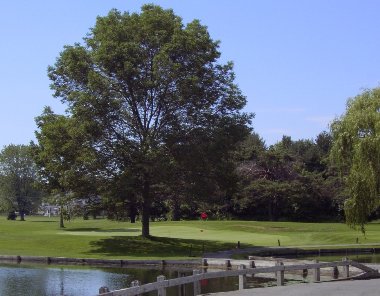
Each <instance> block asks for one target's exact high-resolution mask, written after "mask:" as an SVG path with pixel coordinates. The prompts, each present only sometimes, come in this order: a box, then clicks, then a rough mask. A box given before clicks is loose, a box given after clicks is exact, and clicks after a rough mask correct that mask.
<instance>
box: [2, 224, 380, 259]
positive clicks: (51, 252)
mask: <svg viewBox="0 0 380 296" xmlns="http://www.w3.org/2000/svg"><path fill="white" fill-rule="evenodd" d="M65 226H66V228H65V229H59V227H58V219H57V218H56V217H54V218H48V217H27V221H24V222H22V221H8V220H6V218H5V217H0V255H29V256H62V257H76V258H125V259H134V258H135V259H136V258H160V259H162V258H186V257H187V258H188V257H189V256H200V255H201V253H202V251H203V250H204V251H205V252H212V251H217V250H225V249H231V248H234V247H235V246H236V244H237V242H238V241H240V243H241V246H242V247H253V246H278V241H280V243H281V246H302V247H303V248H308V247H313V246H315V247H318V248H319V246H320V245H335V247H342V246H339V245H344V244H354V245H356V239H357V238H358V239H359V244H358V245H359V246H364V245H367V244H372V245H377V244H379V245H380V223H375V222H374V223H371V224H369V225H368V227H367V233H366V237H364V236H363V235H362V234H361V233H360V232H358V231H355V230H352V229H350V228H348V227H347V226H346V225H345V224H342V223H295V222H256V221H180V222H152V223H151V234H152V236H153V238H152V239H151V240H146V239H142V238H141V237H140V234H141V224H140V223H136V224H131V223H128V222H115V221H109V220H106V219H97V220H82V219H79V218H77V219H74V220H72V221H70V222H66V225H65ZM330 248H331V247H330Z"/></svg>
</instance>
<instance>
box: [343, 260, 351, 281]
mask: <svg viewBox="0 0 380 296" xmlns="http://www.w3.org/2000/svg"><path fill="white" fill-rule="evenodd" d="M347 260H348V258H347V257H345V258H343V259H342V261H347ZM343 276H344V277H346V278H348V277H350V265H349V264H347V265H344V266H343Z"/></svg>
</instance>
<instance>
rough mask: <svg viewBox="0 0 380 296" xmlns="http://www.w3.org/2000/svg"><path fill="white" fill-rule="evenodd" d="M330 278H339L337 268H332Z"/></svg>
mask: <svg viewBox="0 0 380 296" xmlns="http://www.w3.org/2000/svg"><path fill="white" fill-rule="evenodd" d="M331 275H332V278H333V279H335V280H336V279H337V278H338V277H339V269H338V266H334V267H333V269H332V274H331Z"/></svg>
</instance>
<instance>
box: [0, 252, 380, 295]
mask: <svg viewBox="0 0 380 296" xmlns="http://www.w3.org/2000/svg"><path fill="white" fill-rule="evenodd" d="M342 257H344V256H342V255H340V256H323V257H322V256H321V257H318V256H315V257H312V258H309V259H319V260H320V261H335V260H341V259H342ZM348 257H349V258H350V259H351V260H356V261H358V262H366V263H380V255H379V254H373V255H371V254H369V255H349V256H348ZM179 273H181V274H184V275H190V274H192V271H191V270H181V271H178V270H172V269H170V270H158V269H146V268H141V269H129V268H128V269H127V268H105V267H104V268H102V267H87V266H86V267H83V266H66V265H65V266H51V265H27V264H3V263H0V296H25V295H28V296H87V295H96V294H97V293H98V291H99V288H100V287H101V286H107V287H109V288H110V289H111V290H115V289H122V288H126V287H129V286H130V284H131V282H132V281H134V280H139V281H140V282H141V283H143V284H144V283H149V282H154V281H156V279H157V276H159V275H165V276H166V278H176V277H178V276H179ZM247 280H248V282H247V288H249V287H264V286H273V285H275V282H274V280H273V279H268V278H251V279H249V278H248V279H247ZM184 289H185V294H186V295H192V293H193V291H192V289H193V287H192V285H185V286H184ZM237 289H238V278H237V277H228V278H221V279H212V280H207V281H202V282H201V291H202V293H211V292H222V291H232V290H237ZM178 294H179V293H178V287H173V288H170V289H168V290H167V295H168V296H176V295H178ZM145 295H149V296H150V295H157V292H152V293H151V294H145Z"/></svg>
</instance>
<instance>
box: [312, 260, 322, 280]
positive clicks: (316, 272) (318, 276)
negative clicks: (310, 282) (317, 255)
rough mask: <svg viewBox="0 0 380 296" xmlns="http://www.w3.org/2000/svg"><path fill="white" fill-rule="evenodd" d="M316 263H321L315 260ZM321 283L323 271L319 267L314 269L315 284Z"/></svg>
mask: <svg viewBox="0 0 380 296" xmlns="http://www.w3.org/2000/svg"><path fill="white" fill-rule="evenodd" d="M314 263H316V264H317V263H319V260H314ZM320 281H321V269H320V268H319V267H317V268H314V282H320Z"/></svg>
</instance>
